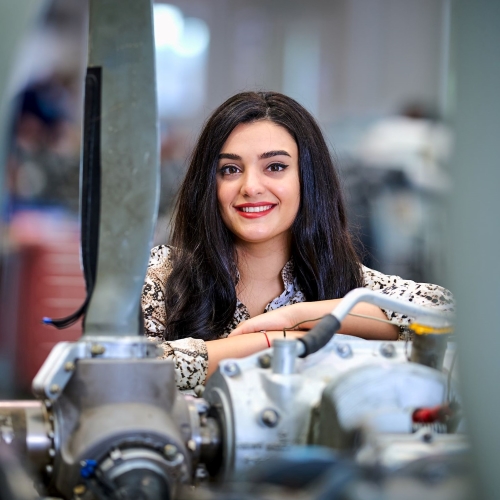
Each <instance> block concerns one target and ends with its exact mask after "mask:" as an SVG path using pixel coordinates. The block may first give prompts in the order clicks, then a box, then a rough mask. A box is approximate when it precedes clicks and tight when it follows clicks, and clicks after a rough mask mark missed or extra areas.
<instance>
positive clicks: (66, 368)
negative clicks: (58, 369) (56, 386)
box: [64, 361, 75, 372]
mask: <svg viewBox="0 0 500 500" xmlns="http://www.w3.org/2000/svg"><path fill="white" fill-rule="evenodd" d="M74 369H75V363H73V361H66V363H64V371H66V372H72V371H73V370H74Z"/></svg>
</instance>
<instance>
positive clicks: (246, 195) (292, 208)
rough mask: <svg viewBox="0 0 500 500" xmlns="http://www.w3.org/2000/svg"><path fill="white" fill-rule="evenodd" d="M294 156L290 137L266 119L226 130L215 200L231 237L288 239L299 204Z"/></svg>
mask: <svg viewBox="0 0 500 500" xmlns="http://www.w3.org/2000/svg"><path fill="white" fill-rule="evenodd" d="M298 156H299V153H298V147H297V144H296V142H295V140H294V139H293V137H292V136H291V135H290V134H289V133H288V131H287V130H286V129H285V128H283V127H281V126H279V125H276V124H275V123H273V122H271V121H268V120H261V121H257V122H253V123H242V124H240V125H238V126H237V127H236V128H235V129H234V130H233V131H232V132H231V134H230V135H229V137H228V138H227V141H226V142H225V143H224V145H223V146H222V150H221V152H220V154H219V163H218V166H217V199H218V202H219V208H220V213H221V216H222V220H223V221H224V223H225V224H226V226H227V227H228V228H229V230H230V231H231V232H232V233H233V234H234V235H235V236H236V239H237V241H238V240H239V241H240V242H246V243H264V242H270V241H272V240H278V239H288V236H289V233H290V227H291V225H292V224H293V221H294V220H295V217H296V216H297V212H298V210H299V204H300V183H299V157H298Z"/></svg>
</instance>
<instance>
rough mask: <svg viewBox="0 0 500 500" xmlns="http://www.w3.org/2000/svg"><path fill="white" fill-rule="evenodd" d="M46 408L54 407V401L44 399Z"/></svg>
mask: <svg viewBox="0 0 500 500" xmlns="http://www.w3.org/2000/svg"><path fill="white" fill-rule="evenodd" d="M44 404H45V408H51V407H52V401H51V400H50V399H46V400H45V401H44Z"/></svg>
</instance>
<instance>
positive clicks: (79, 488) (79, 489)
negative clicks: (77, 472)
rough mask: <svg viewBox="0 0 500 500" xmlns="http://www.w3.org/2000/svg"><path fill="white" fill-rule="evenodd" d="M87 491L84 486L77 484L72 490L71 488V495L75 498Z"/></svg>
mask: <svg viewBox="0 0 500 500" xmlns="http://www.w3.org/2000/svg"><path fill="white" fill-rule="evenodd" d="M86 491H87V488H85V486H84V485H83V484H77V485H76V486H75V487H74V488H73V494H74V495H76V496H81V495H83V494H84V493H85V492H86Z"/></svg>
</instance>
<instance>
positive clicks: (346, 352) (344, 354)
mask: <svg viewBox="0 0 500 500" xmlns="http://www.w3.org/2000/svg"><path fill="white" fill-rule="evenodd" d="M336 350H337V354H338V355H339V356H340V357H341V358H348V357H350V356H352V349H351V346H350V345H349V344H337V345H336Z"/></svg>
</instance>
